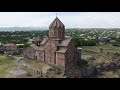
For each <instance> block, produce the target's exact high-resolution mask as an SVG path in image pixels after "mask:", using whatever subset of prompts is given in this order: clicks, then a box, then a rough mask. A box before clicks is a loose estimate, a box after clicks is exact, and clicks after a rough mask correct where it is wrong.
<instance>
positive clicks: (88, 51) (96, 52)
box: [81, 44, 120, 63]
mask: <svg viewBox="0 0 120 90" xmlns="http://www.w3.org/2000/svg"><path fill="white" fill-rule="evenodd" d="M81 48H83V52H82V55H84V57H85V55H86V56H87V55H90V56H93V57H95V61H94V62H93V63H101V62H106V63H107V62H110V61H111V60H112V59H113V57H114V54H115V53H120V47H114V46H112V45H110V44H108V45H98V46H83V47H81ZM100 48H102V53H100Z"/></svg>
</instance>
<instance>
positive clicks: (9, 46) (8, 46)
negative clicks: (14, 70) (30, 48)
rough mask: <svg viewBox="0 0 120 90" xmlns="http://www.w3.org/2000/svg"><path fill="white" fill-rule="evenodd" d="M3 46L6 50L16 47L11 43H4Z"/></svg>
mask: <svg viewBox="0 0 120 90" xmlns="http://www.w3.org/2000/svg"><path fill="white" fill-rule="evenodd" d="M3 47H4V48H5V49H6V50H16V49H17V45H15V44H13V43H8V44H4V45H3Z"/></svg>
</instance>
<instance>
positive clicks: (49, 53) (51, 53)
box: [24, 17, 81, 72]
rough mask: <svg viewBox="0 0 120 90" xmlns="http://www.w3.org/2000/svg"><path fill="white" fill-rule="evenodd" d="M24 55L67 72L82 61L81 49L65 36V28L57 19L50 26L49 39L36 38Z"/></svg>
mask: <svg viewBox="0 0 120 90" xmlns="http://www.w3.org/2000/svg"><path fill="white" fill-rule="evenodd" d="M24 55H25V56H26V57H27V58H30V59H33V60H40V61H44V62H46V63H48V64H51V65H56V66H59V67H61V68H63V70H65V72H66V71H67V70H69V68H70V67H71V66H72V65H74V64H75V63H76V62H78V61H79V60H80V59H81V49H80V48H76V47H75V45H74V43H73V41H72V38H70V37H68V36H65V26H64V24H63V23H62V22H61V21H60V20H59V18H58V17H56V18H55V19H54V21H53V22H52V23H51V24H50V26H49V34H48V37H46V38H41V37H40V36H38V37H36V38H34V41H33V44H31V45H30V46H29V47H28V48H26V49H25V50H24Z"/></svg>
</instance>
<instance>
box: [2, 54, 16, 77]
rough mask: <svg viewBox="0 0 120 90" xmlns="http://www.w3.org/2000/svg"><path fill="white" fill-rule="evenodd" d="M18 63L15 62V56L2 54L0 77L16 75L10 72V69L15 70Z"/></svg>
mask: <svg viewBox="0 0 120 90" xmlns="http://www.w3.org/2000/svg"><path fill="white" fill-rule="evenodd" d="M15 68H16V65H15V64H14V58H12V57H9V56H6V55H3V56H2V55H0V78H11V77H15V76H13V75H11V74H10V72H9V71H10V70H14V69H15Z"/></svg>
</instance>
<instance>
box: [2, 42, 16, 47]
mask: <svg viewBox="0 0 120 90" xmlns="http://www.w3.org/2000/svg"><path fill="white" fill-rule="evenodd" d="M3 46H5V47H7V46H16V45H15V44H13V43H8V44H4V45H3Z"/></svg>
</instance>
